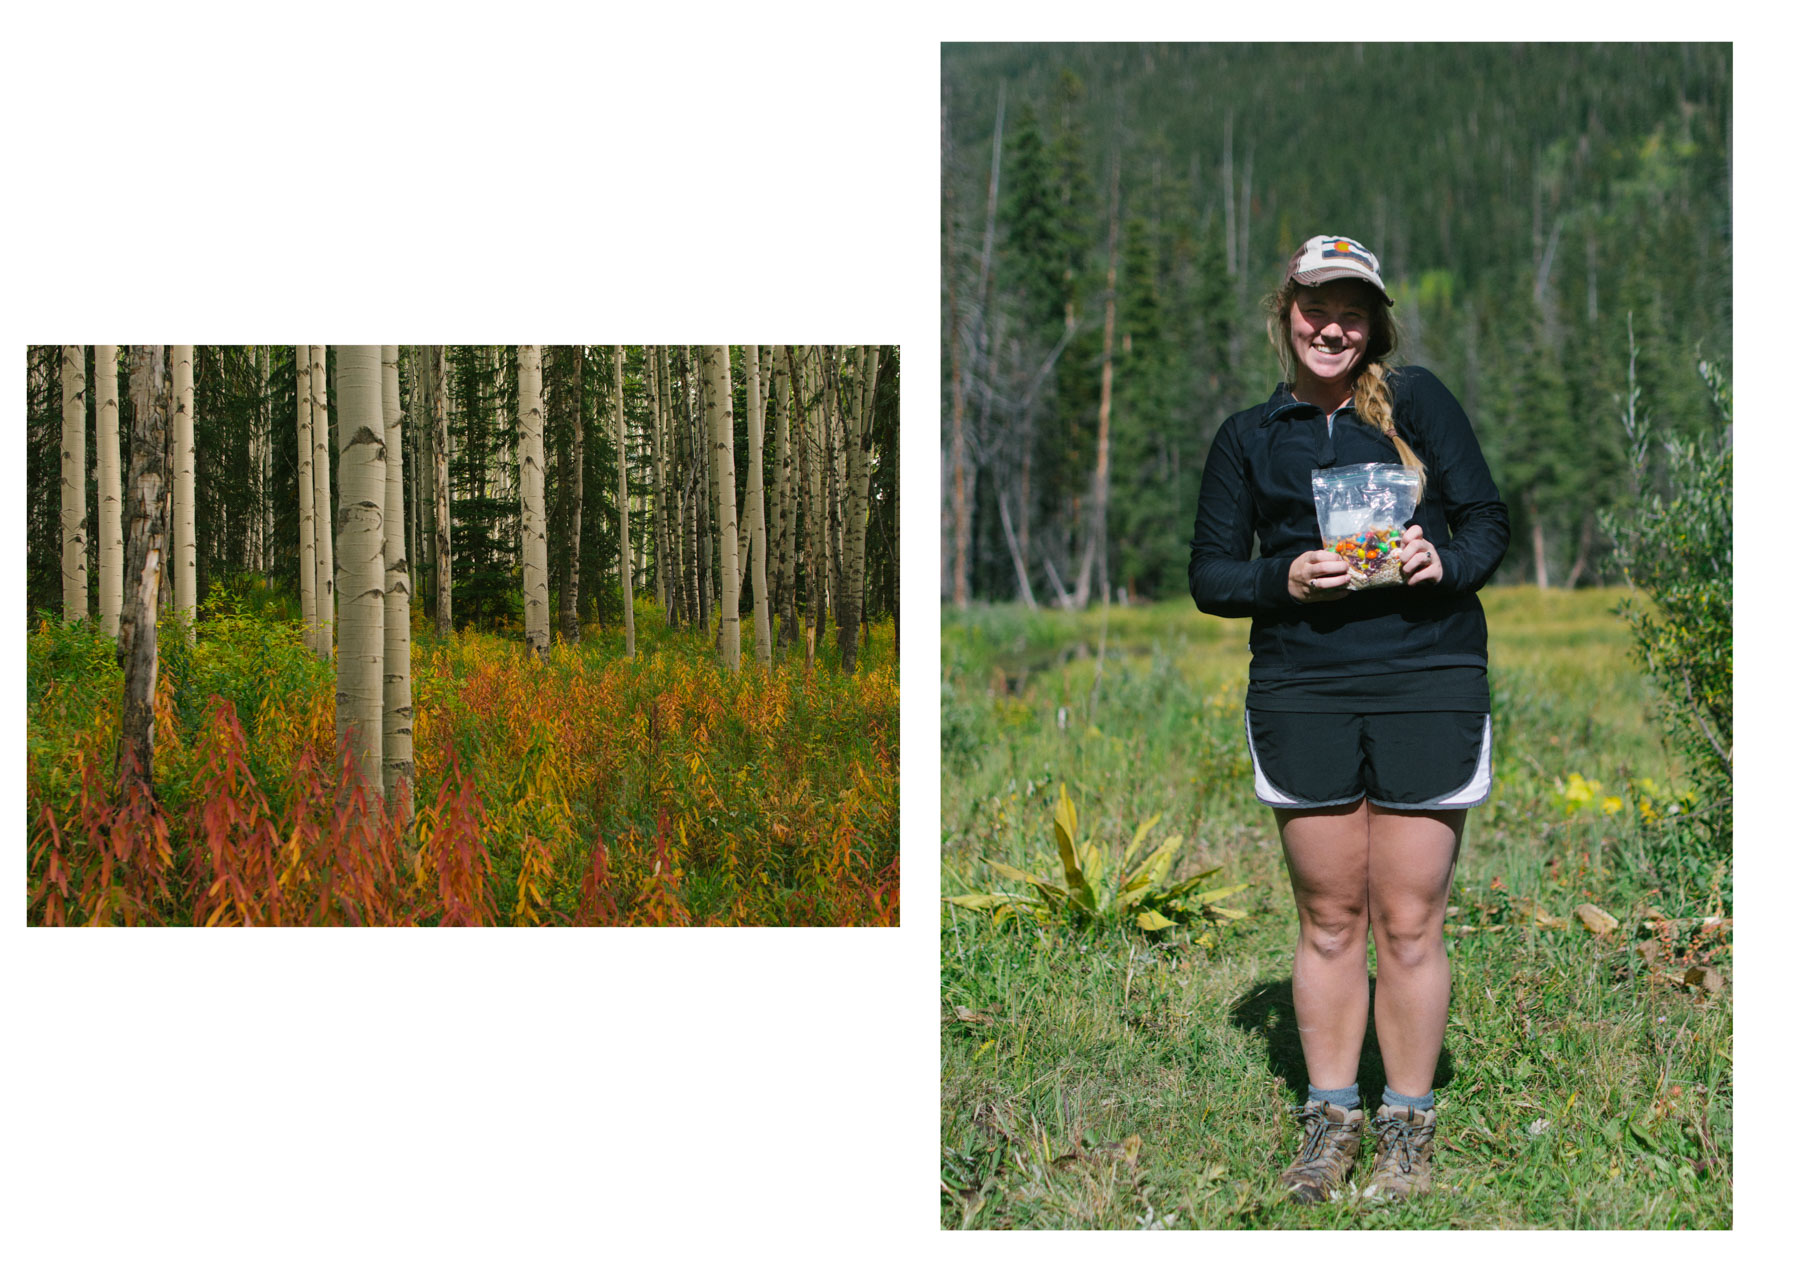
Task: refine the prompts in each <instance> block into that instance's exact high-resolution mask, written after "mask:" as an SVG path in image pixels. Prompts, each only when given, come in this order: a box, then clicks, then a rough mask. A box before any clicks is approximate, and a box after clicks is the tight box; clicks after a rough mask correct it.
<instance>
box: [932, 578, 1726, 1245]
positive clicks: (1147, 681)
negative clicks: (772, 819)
mask: <svg viewBox="0 0 1800 1272" xmlns="http://www.w3.org/2000/svg"><path fill="white" fill-rule="evenodd" d="M1621 595H1622V594H1621V593H1618V592H1582V593H1573V594H1571V593H1562V592H1555V593H1547V594H1546V593H1540V592H1538V591H1537V590H1535V589H1529V588H1522V589H1490V590H1489V591H1488V592H1485V593H1484V594H1483V596H1484V602H1485V604H1486V608H1487V611H1488V618H1489V623H1490V628H1491V633H1492V665H1493V671H1492V684H1493V691H1494V719H1495V745H1494V751H1495V757H1496V764H1495V790H1494V795H1493V797H1492V798H1491V799H1490V801H1489V802H1488V803H1487V804H1486V805H1484V806H1483V807H1481V808H1479V809H1477V810H1475V811H1474V812H1473V813H1471V814H1470V818H1469V823H1468V830H1467V832H1466V835H1465V840H1464V845H1463V851H1462V857H1461V860H1460V863H1459V867H1458V871H1457V879H1456V881H1455V884H1454V885H1453V888H1452V895H1451V898H1450V900H1451V904H1452V906H1453V907H1454V908H1453V910H1452V912H1451V915H1450V918H1449V920H1448V922H1447V924H1446V939H1447V944H1448V945H1449V947H1450V959H1451V967H1452V975H1453V978H1454V984H1453V989H1452V998H1451V1006H1450V1021H1449V1030H1448V1034H1447V1036H1446V1039H1445V1043H1444V1054H1443V1058H1442V1060H1441V1061H1440V1064H1439V1069H1438V1073H1437V1075H1436V1078H1437V1081H1436V1085H1437V1087H1438V1091H1439V1096H1438V1108H1439V1118H1440V1120H1439V1123H1438V1125H1439V1131H1438V1136H1437V1155H1436V1158H1435V1189H1434V1191H1433V1192H1431V1193H1430V1194H1429V1195H1427V1196H1424V1197H1422V1198H1417V1199H1414V1200H1412V1201H1410V1202H1407V1203H1404V1204H1393V1203H1385V1202H1379V1201H1373V1200H1364V1199H1361V1198H1358V1197H1356V1196H1354V1195H1349V1194H1347V1195H1346V1196H1345V1197H1344V1198H1343V1199H1342V1200H1340V1201H1339V1202H1336V1203H1333V1204H1322V1205H1317V1206H1302V1205H1298V1204H1295V1203H1293V1202H1290V1201H1288V1200H1286V1199H1285V1198H1284V1197H1283V1196H1282V1194H1281V1192H1280V1190H1279V1189H1278V1188H1277V1186H1276V1182H1275V1181H1276V1176H1277V1174H1278V1173H1279V1171H1280V1170H1281V1169H1282V1168H1283V1167H1284V1166H1285V1165H1286V1164H1287V1162H1288V1161H1289V1160H1290V1158H1291V1157H1292V1155H1293V1152H1294V1150H1295V1147H1296V1145H1297V1144H1298V1131H1297V1127H1296V1125H1295V1123H1294V1121H1293V1119H1292V1117H1291V1116H1290V1115H1289V1112H1288V1110H1289V1109H1290V1108H1291V1106H1293V1105H1295V1104H1298V1103H1299V1102H1300V1101H1301V1100H1302V1099H1303V1098H1304V1093H1305V1081H1306V1074H1305V1068H1304V1064H1303V1061H1302V1058H1301V1051H1300V1046H1299V1036H1298V1032H1297V1030H1296V1027H1295V1023H1294V1013H1293V997H1292V983H1291V979H1290V977H1291V969H1292V956H1293V947H1294V941H1295V937H1296V933H1297V924H1296V920H1295V916H1294V908H1293V901H1292V897H1291V893H1290V890H1289V887H1288V884H1287V880H1286V878H1285V870H1284V867H1283V864H1282V859H1281V854H1280V849H1279V845H1278V843H1277V841H1276V839H1275V836H1274V826H1273V822H1272V819H1271V818H1270V816H1269V814H1268V811H1267V810H1266V809H1265V808H1263V807H1262V806H1261V805H1260V804H1258V803H1256V802H1255V800H1254V797H1253V795H1252V793H1251V789H1250V787H1251V780H1250V773H1249V764H1248V758H1247V756H1246V754H1245V750H1244V742H1243V724H1242V702H1243V689H1244V676H1245V665H1246V663H1247V658H1246V655H1245V653H1244V641H1245V638H1246V634H1247V632H1246V628H1247V622H1243V621H1230V620H1221V619H1213V618H1209V617H1206V616H1203V615H1198V614H1196V613H1195V612H1194V611H1193V609H1192V607H1191V606H1189V605H1187V604H1185V603H1181V604H1176V603H1170V604H1165V605H1158V606H1154V607H1144V608H1134V609H1130V610H1119V609H1113V610H1112V611H1111V612H1110V613H1109V614H1108V615H1106V616H1104V618H1103V617H1102V616H1101V615H1100V614H1098V613H1097V612H1096V613H1091V614H1087V615H1081V616H1069V615H1063V614H1049V613H1041V612H1040V613H1036V614H1026V613H1025V612H1024V611H1022V610H1019V609H1017V608H1014V607H990V608H981V609H976V610H971V611H969V612H968V614H967V615H960V616H959V615H948V614H947V616H946V618H945V620H944V623H943V650H944V653H943V677H944V679H943V686H942V695H943V711H944V721H943V753H944V771H943V779H942V781H943V787H942V794H943V804H942V808H943V845H944V847H943V865H942V887H943V893H944V895H945V896H946V897H950V896H956V895H963V894H971V893H992V892H995V891H1001V890H1008V889H1011V890H1014V891H1025V890H1024V889H1020V888H1018V887H1017V885H1016V884H1013V883H1011V882H1009V880H1008V879H1007V878H1006V877H1005V876H1004V875H1003V874H1002V873H1001V872H998V871H995V870H993V869H992V868H991V867H990V866H989V865H987V864H985V863H986V862H989V861H993V862H999V863H1001V864H1003V865H1008V866H1010V867H1012V868H1014V869H1019V870H1029V871H1031V872H1033V873H1035V874H1038V875H1040V876H1050V877H1056V878H1058V879H1060V877H1061V872H1060V867H1059V866H1058V857H1057V850H1056V846H1055V839H1054V838H1053V831H1052V818H1053V809H1054V801H1055V800H1056V799H1057V796H1058V791H1059V790H1060V789H1063V788H1065V787H1066V790H1067V792H1068V795H1069V798H1070V800H1071V801H1072V803H1073V804H1074V806H1075V807H1076V809H1077V810H1078V813H1079V817H1080V829H1079V839H1082V840H1085V839H1087V838H1088V837H1090V836H1093V837H1095V838H1096V839H1097V840H1098V842H1099V843H1100V844H1101V845H1103V846H1104V847H1105V849H1106V851H1108V852H1110V853H1113V854H1118V853H1119V852H1120V850H1121V849H1123V848H1124V847H1125V845H1126V843H1127V841H1128V840H1129V839H1130V837H1131V835H1132V832H1133V830H1134V829H1135V828H1136V827H1138V826H1139V825H1140V824H1141V823H1142V822H1144V821H1145V820H1147V819H1149V818H1151V817H1152V816H1155V815H1158V814H1160V815H1161V820H1160V822H1159V823H1158V824H1157V827H1156V832H1155V834H1156V838H1157V839H1158V840H1160V839H1162V838H1163V837H1164V836H1168V835H1176V834H1178V835H1181V836H1182V837H1183V838H1182V841H1181V856H1180V858H1179V859H1178V861H1177V864H1176V867H1175V874H1176V875H1178V876H1179V875H1192V874H1194V873H1197V872H1199V871H1202V870H1210V869H1212V868H1214V867H1221V868H1222V869H1220V870H1219V873H1217V874H1215V875H1213V876H1212V877H1211V878H1209V879H1208V881H1207V885H1206V886H1207V887H1209V888H1211V887H1214V886H1221V885H1234V884H1247V885H1249V886H1248V888H1247V889H1245V890H1244V891H1241V892H1238V893H1236V894H1235V895H1233V896H1231V897H1230V898H1229V899H1227V900H1224V901H1223V902H1221V904H1223V905H1225V906H1230V907H1234V908H1235V909H1236V911H1237V912H1239V913H1241V915H1242V917H1241V918H1233V917H1221V918H1220V919H1218V920H1217V921H1216V922H1209V923H1205V924H1200V925H1182V926H1180V927H1177V928H1174V929H1169V930H1168V931H1165V932H1164V933H1161V934H1159V936H1160V937H1161V939H1156V938H1153V937H1147V936H1145V935H1144V934H1142V933H1140V932H1138V931H1137V930H1136V928H1135V926H1132V925H1129V924H1125V923H1112V924H1107V923H1096V922H1087V923H1074V922H1069V921H1065V920H1057V919H1048V918H1043V917H1034V916H1032V915H1029V914H1016V915H1014V916H1011V917H1008V918H1006V919H1004V920H1002V921H998V922H996V921H995V920H994V919H993V918H991V917H990V915H989V914H988V913H985V912H982V911H978V910H970V909H966V908H961V907H955V906H950V905H946V906H945V907H944V910H943V914H942V931H941V939H940V959H941V962H940V969H941V970H940V981H941V999H942V1003H941V1006H942V1020H943V1025H942V1048H941V1098H940V1118H941V1141H942V1143H941V1151H942V1157H941V1163H940V1165H941V1210H940V1215H941V1222H942V1224H943V1226H944V1227H946V1228H1212V1229H1264V1228H1307V1229H1313V1228H1323V1229H1342V1228H1354V1229H1361V1228H1558V1229H1601V1228H1725V1227H1729V1226H1730V1225H1731V1222H1732V1200H1731V1198H1732V1189H1731V1178H1732V1166H1731V1162H1732V1156H1731V1142H1732V1134H1731V1115H1732V1068H1731V1065H1732V1059H1731V1050H1732V1047H1731V987H1730V968H1731V937H1730V929H1731V919H1730V911H1731V897H1730V878H1729V872H1728V870H1727V869H1726V867H1724V866H1723V865H1713V866H1710V867H1709V866H1707V865H1706V864H1705V863H1703V862H1697V861H1695V860H1694V859H1693V857H1692V854H1691V853H1688V852H1687V851H1686V850H1685V848H1684V842H1685V841H1684V840H1683V838H1682V836H1681V835H1680V834H1679V832H1678V829H1677V827H1678V825H1679V822H1680V815H1679V814H1680V810H1681V807H1682V803H1681V801H1682V798H1683V789H1684V784H1683V782H1682V779H1681V777H1680V774H1679V773H1678V772H1676V771H1674V768H1673V765H1672V762H1671V760H1670V758H1669V756H1668V755H1667V754H1666V753H1665V751H1664V749H1663V747H1662V744H1661V739H1660V733H1659V731H1658V727H1657V724H1656V722H1655V718H1654V712H1653V709H1652V704H1651V702H1650V700H1649V696H1648V690H1647V689H1646V687H1645V685H1644V681H1643V679H1642V677H1641V676H1640V674H1639V673H1638V671H1637V670H1636V668H1635V667H1634V665H1633V664H1632V662H1631V659H1630V657H1629V653H1628V650H1629V633H1628V632H1627V631H1626V629H1625V626H1624V624H1623V623H1622V622H1621V621H1620V620H1619V619H1618V618H1617V617H1616V616H1615V615H1614V614H1613V613H1612V612H1611V607H1612V606H1613V605H1614V604H1616V602H1617V601H1618V600H1619V599H1620V596H1621ZM1103 623H1104V625H1105V629H1106V630H1105V636H1104V642H1105V651H1106V653H1105V664H1104V672H1103V675H1102V677H1101V679H1100V687H1099V690H1098V691H1097V692H1096V691H1095V688H1094V685H1095V663H1096V654H1097V653H1098V652H1099V651H1100V649H1101V647H1102V640H1103V637H1102V624H1103ZM1090 704H1092V705H1091V707H1090ZM1579 906H1595V907H1598V908H1599V909H1600V910H1603V911H1605V912H1606V913H1607V914H1608V915H1609V916H1611V917H1615V918H1616V919H1618V920H1619V923H1618V926H1617V928H1616V929H1614V930H1611V931H1598V932H1597V931H1593V930H1590V928H1589V927H1588V926H1587V925H1586V924H1585V923H1584V922H1583V921H1582V919H1581V916H1580V915H1578V914H1577V913H1576V910H1577V907H1579ZM1600 926H1602V927H1603V926H1604V923H1602V924H1600ZM1372 972H1373V963H1372V962H1371V973H1372ZM1358 1080H1359V1083H1360V1085H1361V1087H1362V1089H1363V1091H1364V1092H1365V1093H1367V1092H1379V1091H1380V1090H1381V1087H1382V1073H1381V1063H1380V1054H1379V1051H1378V1050H1377V1048H1376V1046H1375V1041H1374V1031H1373V1028H1372V1027H1371V1029H1370V1031H1369V1037H1368V1040H1367V1043H1366V1045H1365V1048H1364V1053H1363V1057H1362V1064H1361V1070H1360V1072H1359V1074H1358ZM1371 1159H1372V1154H1369V1152H1368V1150H1365V1156H1364V1158H1363V1170H1364V1171H1366V1169H1367V1165H1368V1163H1369V1162H1370V1160H1371Z"/></svg>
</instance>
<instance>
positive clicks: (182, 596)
mask: <svg viewBox="0 0 1800 1272" xmlns="http://www.w3.org/2000/svg"><path fill="white" fill-rule="evenodd" d="M170 359H171V361H172V362H173V363H174V374H175V619H176V622H178V623H180V624H181V627H182V631H183V633H184V634H185V635H186V637H187V641H188V643H189V644H190V645H191V644H193V643H194V624H195V622H196V621H197V619H198V618H199V614H198V612H197V604H196V603H197V601H198V599H199V598H198V597H197V596H196V595H195V591H196V588H195V582H194V573H195V570H194V562H195V558H196V556H197V555H198V552H199V550H198V548H197V547H196V545H195V543H194V346H193V345H171V346H170Z"/></svg>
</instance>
